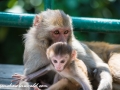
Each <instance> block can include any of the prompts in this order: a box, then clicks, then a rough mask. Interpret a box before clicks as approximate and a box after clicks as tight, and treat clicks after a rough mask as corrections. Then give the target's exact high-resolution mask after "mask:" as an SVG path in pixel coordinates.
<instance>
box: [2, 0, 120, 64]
mask: <svg viewBox="0 0 120 90" xmlns="http://www.w3.org/2000/svg"><path fill="white" fill-rule="evenodd" d="M54 9H61V10H64V11H65V13H67V14H69V15H70V16H80V17H95V18H110V19H120V0H54ZM43 10H44V3H43V0H0V12H14V13H33V14H36V13H39V12H41V11H43ZM26 30H28V28H10V27H1V26H0V63H1V64H23V51H24V43H23V39H22V35H23V34H24V33H26ZM75 35H76V38H77V39H79V40H84V41H106V42H109V43H117V44H119V43H120V38H119V37H120V36H119V35H120V34H118V33H117V34H115V33H108V34H105V33H92V32H91V33H90V32H89V33H88V32H77V33H76V32H75Z"/></svg>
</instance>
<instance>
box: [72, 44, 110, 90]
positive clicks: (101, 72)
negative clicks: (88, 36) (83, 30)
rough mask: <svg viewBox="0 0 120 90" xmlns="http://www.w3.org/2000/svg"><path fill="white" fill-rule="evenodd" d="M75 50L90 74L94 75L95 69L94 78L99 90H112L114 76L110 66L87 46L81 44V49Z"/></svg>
mask: <svg viewBox="0 0 120 90" xmlns="http://www.w3.org/2000/svg"><path fill="white" fill-rule="evenodd" d="M74 48H76V50H77V51H78V58H79V59H81V60H83V62H84V63H85V65H86V66H87V69H88V72H89V73H93V70H94V69H95V72H94V78H95V79H96V80H98V82H99V86H98V89H97V90H112V75H111V73H110V70H109V66H108V65H107V64H105V63H104V62H103V61H102V59H101V58H99V57H98V56H97V55H96V54H95V53H94V52H93V51H92V50H90V49H89V48H88V47H87V46H86V45H85V44H83V43H80V44H79V47H75V46H74Z"/></svg>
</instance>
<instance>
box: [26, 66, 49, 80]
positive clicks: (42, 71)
mask: <svg viewBox="0 0 120 90" xmlns="http://www.w3.org/2000/svg"><path fill="white" fill-rule="evenodd" d="M49 71H50V66H49V65H48V66H46V67H44V68H42V69H40V70H38V71H36V72H34V73H32V74H29V75H27V77H28V78H29V81H30V80H32V79H35V78H37V77H40V76H43V75H45V74H46V73H48V72H49Z"/></svg>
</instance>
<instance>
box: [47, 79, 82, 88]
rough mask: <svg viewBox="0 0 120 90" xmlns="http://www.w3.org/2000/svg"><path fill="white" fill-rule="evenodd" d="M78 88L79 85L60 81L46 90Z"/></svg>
mask: <svg viewBox="0 0 120 90" xmlns="http://www.w3.org/2000/svg"><path fill="white" fill-rule="evenodd" d="M79 88H80V86H79V85H76V84H74V83H72V82H70V81H69V80H68V79H61V80H60V81H58V82H57V83H55V84H53V85H52V86H50V87H49V88H48V89H47V90H78V89H79Z"/></svg>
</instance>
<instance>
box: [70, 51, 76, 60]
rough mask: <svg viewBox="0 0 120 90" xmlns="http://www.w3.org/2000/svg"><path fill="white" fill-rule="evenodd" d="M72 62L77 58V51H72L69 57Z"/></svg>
mask: <svg viewBox="0 0 120 90" xmlns="http://www.w3.org/2000/svg"><path fill="white" fill-rule="evenodd" d="M71 58H72V60H75V59H76V58H77V51H76V50H72V55H71Z"/></svg>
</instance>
